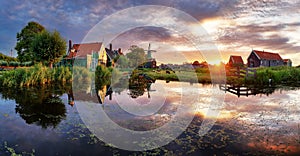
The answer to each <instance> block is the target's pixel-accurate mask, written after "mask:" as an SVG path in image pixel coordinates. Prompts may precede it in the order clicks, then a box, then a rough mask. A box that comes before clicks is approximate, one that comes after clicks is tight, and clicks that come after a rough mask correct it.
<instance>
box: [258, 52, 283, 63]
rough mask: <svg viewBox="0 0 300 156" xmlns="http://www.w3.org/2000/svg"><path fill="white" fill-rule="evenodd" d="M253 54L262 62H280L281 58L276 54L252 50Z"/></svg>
mask: <svg viewBox="0 0 300 156" xmlns="http://www.w3.org/2000/svg"><path fill="white" fill-rule="evenodd" d="M253 52H254V53H256V55H257V56H258V57H259V58H260V59H264V60H280V61H281V60H282V58H281V56H280V55H279V54H278V53H271V52H265V51H258V50H253Z"/></svg>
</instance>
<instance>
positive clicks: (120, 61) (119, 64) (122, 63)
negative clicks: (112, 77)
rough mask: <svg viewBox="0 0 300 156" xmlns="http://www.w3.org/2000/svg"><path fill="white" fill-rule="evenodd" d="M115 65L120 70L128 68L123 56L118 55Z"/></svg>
mask: <svg viewBox="0 0 300 156" xmlns="http://www.w3.org/2000/svg"><path fill="white" fill-rule="evenodd" d="M116 63H117V67H120V68H127V67H128V63H129V62H128V59H127V58H126V57H125V56H124V55H120V56H119V57H118V58H117V59H116Z"/></svg>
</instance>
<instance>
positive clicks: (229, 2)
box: [0, 0, 300, 65]
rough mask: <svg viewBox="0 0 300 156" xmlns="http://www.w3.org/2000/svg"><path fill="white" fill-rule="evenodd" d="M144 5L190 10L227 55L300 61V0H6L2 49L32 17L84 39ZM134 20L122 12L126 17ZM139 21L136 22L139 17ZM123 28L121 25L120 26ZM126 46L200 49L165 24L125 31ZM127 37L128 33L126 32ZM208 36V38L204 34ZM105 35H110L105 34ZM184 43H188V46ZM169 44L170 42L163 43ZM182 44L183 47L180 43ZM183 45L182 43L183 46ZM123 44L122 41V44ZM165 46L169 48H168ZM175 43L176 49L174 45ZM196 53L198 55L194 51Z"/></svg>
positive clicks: (0, 14) (0, 12)
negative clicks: (269, 54) (262, 54)
mask: <svg viewBox="0 0 300 156" xmlns="http://www.w3.org/2000/svg"><path fill="white" fill-rule="evenodd" d="M140 5H163V6H167V7H173V8H176V9H179V10H182V11H184V12H186V13H187V14H190V15H191V16H193V17H194V18H195V19H197V20H198V21H199V25H189V24H188V23H184V19H177V20H178V22H182V23H183V24H184V25H186V26H187V27H188V28H189V29H190V30H191V31H198V29H199V28H200V27H204V28H205V29H206V30H207V32H208V33H209V35H210V36H209V37H211V38H212V39H213V40H214V41H215V44H216V45H217V46H218V48H219V49H220V51H221V52H223V54H224V60H227V58H228V56H229V55H230V54H237V55H238V54H240V55H242V56H243V58H244V60H245V59H246V58H247V55H248V54H249V52H250V51H251V49H252V48H254V49H258V50H269V51H274V52H279V53H280V54H281V55H282V56H283V57H285V58H288V57H293V58H292V60H293V62H294V63H295V64H296V65H298V64H300V59H299V60H297V58H300V57H299V55H300V54H298V52H299V51H300V35H298V34H299V33H300V22H299V16H300V9H299V8H300V1H298V0H292V1H291V0H252V1H249V0H167V1H161V0H152V1H141V0H54V1H53V0H45V1H39V0H23V1H20V0H11V1H0V22H1V29H0V34H1V35H0V52H3V53H6V54H8V53H9V52H10V49H14V46H15V43H16V33H17V32H19V31H20V30H21V29H22V28H23V27H24V26H25V25H26V24H27V23H28V22H29V21H37V22H39V23H41V24H42V25H44V26H45V27H46V28H47V29H50V30H54V29H56V30H58V31H59V32H61V34H62V35H63V36H64V37H65V38H66V39H67V40H68V39H72V40H73V42H77V43H78V42H81V41H82V39H83V38H84V36H85V35H86V34H87V33H88V32H89V30H90V29H92V28H93V27H94V26H95V25H96V24H97V23H98V22H99V21H101V20H102V19H104V18H107V17H109V15H111V14H113V13H115V12H117V11H120V10H123V9H126V8H129V7H135V6H140ZM154 12H155V10H154ZM160 14H161V18H160V19H152V18H151V17H150V16H147V13H144V14H142V15H141V16H143V18H144V20H145V21H146V20H149V21H151V20H157V21H160V22H164V23H168V22H169V21H168V20H170V19H166V18H164V17H165V15H167V13H166V12H161V13H160ZM126 20H127V21H134V19H126V17H122V18H121V17H120V21H116V23H118V22H122V21H126ZM134 22H136V21H134ZM114 27H116V29H118V25H114ZM124 33H125V34H123V35H122V36H123V38H122V37H120V39H119V41H120V40H121V39H124V41H123V42H121V41H120V42H119V43H120V45H119V46H120V47H122V48H125V49H126V45H127V47H129V46H130V45H128V44H130V41H135V42H133V43H138V42H139V41H140V43H142V44H143V45H146V43H147V42H149V41H151V42H153V43H159V42H160V43H161V44H160V45H159V46H157V47H155V45H154V44H153V46H154V47H153V48H158V49H159V50H166V52H167V51H170V50H168V49H172V51H173V50H174V49H175V50H184V51H189V50H190V51H194V50H193V48H190V49H189V48H188V47H189V46H190V45H188V43H187V41H186V39H185V38H184V37H183V36H177V34H176V33H174V32H170V31H169V30H166V29H164V28H157V27H147V28H146V27H144V28H135V29H133V30H130V31H128V32H124ZM124 36H126V38H125V37H124ZM203 38H206V37H205V36H203ZM99 39H101V40H105V39H104V37H101V36H99ZM121 43H122V44H121ZM183 44H186V46H184V45H183ZM163 45H165V46H163ZM176 45H177V47H176ZM178 45H180V46H178ZM116 46H117V45H116ZM163 47H165V48H163ZM170 47H172V48H170ZM15 55H16V53H15ZM191 56H192V55H191Z"/></svg>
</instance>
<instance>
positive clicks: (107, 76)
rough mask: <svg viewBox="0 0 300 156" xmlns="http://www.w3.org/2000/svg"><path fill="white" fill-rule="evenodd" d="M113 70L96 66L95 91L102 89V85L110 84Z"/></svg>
mask: <svg viewBox="0 0 300 156" xmlns="http://www.w3.org/2000/svg"><path fill="white" fill-rule="evenodd" d="M112 70H113V68H107V67H105V66H101V65H100V66H97V68H96V71H95V86H96V89H102V87H103V86H104V85H107V84H110V83H111V76H112Z"/></svg>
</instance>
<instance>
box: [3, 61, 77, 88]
mask: <svg viewBox="0 0 300 156" xmlns="http://www.w3.org/2000/svg"><path fill="white" fill-rule="evenodd" d="M1 74H2V75H1V77H0V84H1V85H2V86H6V87H18V86H19V87H23V86H37V85H44V84H50V83H66V82H71V81H72V69H70V68H68V67H58V68H53V69H50V68H48V67H45V66H42V65H41V64H36V65H35V66H33V67H28V68H17V69H15V70H10V71H5V72H2V73H1Z"/></svg>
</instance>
